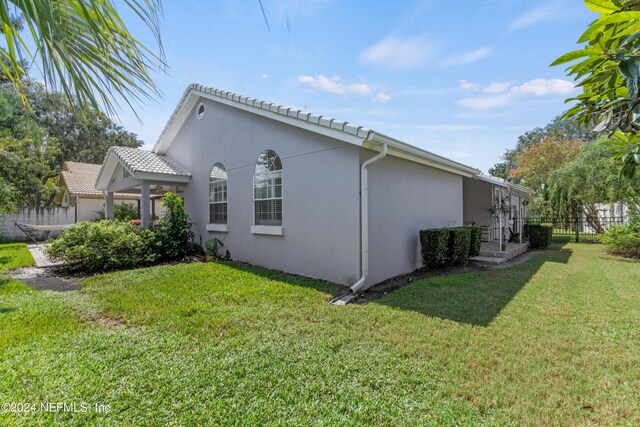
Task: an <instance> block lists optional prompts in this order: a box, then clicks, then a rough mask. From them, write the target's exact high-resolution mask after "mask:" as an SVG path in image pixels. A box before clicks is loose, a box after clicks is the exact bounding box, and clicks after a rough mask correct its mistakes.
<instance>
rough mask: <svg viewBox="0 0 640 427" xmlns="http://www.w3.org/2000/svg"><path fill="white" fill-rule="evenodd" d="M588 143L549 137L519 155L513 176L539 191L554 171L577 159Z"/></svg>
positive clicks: (512, 172)
mask: <svg viewBox="0 0 640 427" xmlns="http://www.w3.org/2000/svg"><path fill="white" fill-rule="evenodd" d="M586 144H587V142H585V141H576V140H573V139H565V138H563V139H559V140H556V139H553V138H547V139H545V140H544V141H542V142H539V143H537V144H534V145H532V146H530V147H529V148H528V149H527V150H526V151H525V152H523V153H521V154H519V155H518V157H517V158H516V161H517V165H518V166H517V169H513V170H512V171H511V176H512V177H513V178H516V179H519V180H521V181H522V182H523V184H524V185H526V186H528V187H530V188H533V189H534V190H538V191H539V190H541V189H542V188H543V187H544V184H545V183H546V182H547V180H548V179H549V176H550V175H551V174H552V173H553V171H555V170H557V169H559V168H561V167H562V166H563V165H564V164H565V163H567V162H570V161H572V160H573V159H575V158H576V157H577V156H578V155H579V154H580V151H581V150H582V148H583V147H584V146H585V145H586Z"/></svg>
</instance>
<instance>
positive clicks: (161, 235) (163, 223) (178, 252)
mask: <svg viewBox="0 0 640 427" xmlns="http://www.w3.org/2000/svg"><path fill="white" fill-rule="evenodd" d="M162 206H164V207H166V208H167V210H166V212H165V214H164V216H163V217H162V218H160V219H159V220H157V221H155V222H154V223H153V232H154V234H155V237H156V242H155V251H157V253H158V256H159V258H160V259H162V260H170V259H176V258H180V257H183V256H185V255H189V254H193V253H194V252H196V246H195V243H194V242H193V239H194V234H193V231H192V230H191V222H190V220H189V217H188V216H187V212H186V210H185V207H184V200H182V198H181V197H180V196H178V195H177V194H173V193H166V194H165V195H164V197H163V198H162Z"/></svg>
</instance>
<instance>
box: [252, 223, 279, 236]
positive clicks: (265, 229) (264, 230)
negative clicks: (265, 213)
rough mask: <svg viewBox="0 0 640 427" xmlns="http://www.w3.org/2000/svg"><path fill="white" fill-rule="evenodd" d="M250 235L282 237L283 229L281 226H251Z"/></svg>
mask: <svg viewBox="0 0 640 427" xmlns="http://www.w3.org/2000/svg"><path fill="white" fill-rule="evenodd" d="M251 233H252V234H266V235H268V236H283V235H284V227H283V226H281V225H252V226H251Z"/></svg>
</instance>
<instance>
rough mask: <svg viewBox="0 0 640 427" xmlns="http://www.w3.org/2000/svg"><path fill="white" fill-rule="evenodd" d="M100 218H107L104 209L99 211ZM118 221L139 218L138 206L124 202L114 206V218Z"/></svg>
mask: <svg viewBox="0 0 640 427" xmlns="http://www.w3.org/2000/svg"><path fill="white" fill-rule="evenodd" d="M98 219H99V220H103V219H105V216H104V211H98ZM112 219H115V220H117V221H131V220H132V219H138V206H136V205H133V204H130V203H125V202H122V203H120V204H119V205H116V206H114V207H113V218H112Z"/></svg>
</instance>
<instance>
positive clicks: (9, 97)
mask: <svg viewBox="0 0 640 427" xmlns="http://www.w3.org/2000/svg"><path fill="white" fill-rule="evenodd" d="M25 94H26V96H27V97H28V99H29V103H30V104H31V105H32V110H31V111H26V110H25V109H24V108H23V107H22V102H21V99H20V95H19V94H18V93H17V92H16V91H15V89H14V88H13V87H12V86H11V85H7V84H5V85H0V178H3V179H4V181H5V182H6V183H7V184H8V185H10V186H11V188H12V189H13V193H12V194H13V200H14V201H16V202H17V203H18V204H20V205H22V206H29V207H34V208H41V207H46V206H49V205H50V204H51V203H52V202H53V199H54V196H55V194H56V191H57V180H56V177H57V176H58V175H59V174H60V170H61V167H62V164H63V162H65V161H67V160H73V161H80V162H89V163H102V161H103V159H104V156H105V154H106V152H107V150H108V148H109V147H110V146H112V145H119V146H128V147H134V148H136V147H139V146H140V145H141V144H142V141H140V140H138V139H137V137H136V135H135V134H133V133H130V132H127V131H126V130H124V129H123V128H122V127H121V126H119V125H117V124H116V123H114V122H113V121H112V120H110V119H109V118H108V117H106V116H105V115H104V114H103V113H101V112H100V111H98V110H93V109H86V110H84V112H80V111H79V109H80V108H81V107H79V106H77V107H76V108H75V109H68V108H66V107H65V106H64V103H63V104H62V105H60V102H63V101H62V97H63V95H61V94H57V93H53V94H52V93H47V92H45V91H44V90H42V88H40V87H38V86H37V85H35V84H31V85H29V86H25Z"/></svg>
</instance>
